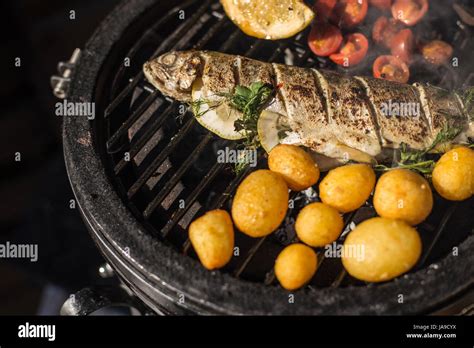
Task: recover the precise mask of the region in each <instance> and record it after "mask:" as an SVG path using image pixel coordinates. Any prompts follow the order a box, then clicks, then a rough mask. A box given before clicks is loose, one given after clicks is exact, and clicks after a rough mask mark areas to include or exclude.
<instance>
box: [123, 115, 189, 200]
mask: <svg viewBox="0 0 474 348" xmlns="http://www.w3.org/2000/svg"><path fill="white" fill-rule="evenodd" d="M194 123H195V120H194V118H190V119H189V121H188V122H186V124H185V125H184V126H183V127H182V128H181V129H180V130H179V131H178V133H177V134H176V135H175V136H174V137H173V138H171V141H170V142H169V143H168V145H167V146H166V147H165V148H164V149H163V151H162V152H161V153H160V154H159V155H158V156H157V157H156V158H155V159H154V160H153V162H152V163H151V164H150V165H149V166H148V167H147V168H146V169H145V171H144V172H143V173H142V175H140V177H139V178H138V180H137V181H136V182H135V183H134V184H133V185H132V187H130V189H129V190H128V192H127V196H128V198H129V199H130V198H132V197H133V196H134V195H135V194H136V193H137V192H138V190H139V189H140V188H141V187H142V186H143V185H144V184H145V183H146V182H147V181H148V179H150V178H151V176H152V175H153V174H154V173H155V171H156V170H157V169H158V168H159V167H160V165H161V164H162V163H163V161H164V160H165V159H166V158H167V157H168V156H169V154H170V153H171V151H172V150H174V148H175V147H176V145H177V144H178V143H179V142H181V140H183V138H184V137H185V136H186V135H187V134H188V133H189V131H190V130H191V129H192V127H193V126H194Z"/></svg>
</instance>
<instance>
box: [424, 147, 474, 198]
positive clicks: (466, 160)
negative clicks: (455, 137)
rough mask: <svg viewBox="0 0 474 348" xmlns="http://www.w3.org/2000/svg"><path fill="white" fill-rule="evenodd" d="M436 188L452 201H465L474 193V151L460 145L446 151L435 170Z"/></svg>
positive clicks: (434, 183)
mask: <svg viewBox="0 0 474 348" xmlns="http://www.w3.org/2000/svg"><path fill="white" fill-rule="evenodd" d="M432 180H433V186H434V188H435V190H436V191H437V192H438V193H439V194H440V195H441V196H442V197H443V198H446V199H449V200H450V201H463V200H465V199H468V198H469V197H471V196H472V195H473V194H474V151H473V150H471V149H469V148H467V147H458V148H455V149H453V150H451V151H448V152H446V153H445V154H444V155H443V156H442V157H441V158H440V159H439V161H438V163H436V166H435V168H434V170H433V178H432Z"/></svg>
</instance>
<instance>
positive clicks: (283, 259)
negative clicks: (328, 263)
mask: <svg viewBox="0 0 474 348" xmlns="http://www.w3.org/2000/svg"><path fill="white" fill-rule="evenodd" d="M316 267H317V256H316V253H315V252H314V250H313V249H311V248H310V247H308V246H306V245H304V244H300V243H298V244H291V245H289V246H287V247H286V248H285V249H283V250H282V251H281V253H280V254H279V255H278V257H277V259H276V261H275V276H276V278H277V279H278V281H279V282H280V284H281V286H282V287H284V288H285V289H287V290H296V289H298V288H300V287H302V286H303V285H305V284H306V283H307V282H309V281H310V280H311V278H312V277H313V275H314V273H315V272H316Z"/></svg>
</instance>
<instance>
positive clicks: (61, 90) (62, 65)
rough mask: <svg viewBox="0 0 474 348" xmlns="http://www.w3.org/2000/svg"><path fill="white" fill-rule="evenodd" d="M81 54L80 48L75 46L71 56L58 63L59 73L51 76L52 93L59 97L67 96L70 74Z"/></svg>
mask: <svg viewBox="0 0 474 348" xmlns="http://www.w3.org/2000/svg"><path fill="white" fill-rule="evenodd" d="M80 56H81V49H80V48H76V49H75V50H74V52H73V53H72V56H71V58H70V59H69V61H67V62H59V63H58V73H59V75H53V76H51V87H52V89H53V94H54V95H55V96H56V97H57V98H59V99H65V98H67V96H68V94H69V84H70V83H71V75H72V73H73V71H74V69H75V67H76V64H77V61H78V60H79V58H80Z"/></svg>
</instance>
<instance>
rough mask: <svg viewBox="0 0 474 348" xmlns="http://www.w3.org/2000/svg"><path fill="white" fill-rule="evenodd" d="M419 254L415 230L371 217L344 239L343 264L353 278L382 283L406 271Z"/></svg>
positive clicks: (418, 243)
mask: <svg viewBox="0 0 474 348" xmlns="http://www.w3.org/2000/svg"><path fill="white" fill-rule="evenodd" d="M420 255H421V239H420V236H419V235H418V232H417V231H416V230H415V228H413V227H411V226H409V225H408V224H407V223H406V222H403V221H401V220H393V219H386V218H381V217H376V218H372V219H369V220H366V221H364V222H362V223H361V224H359V225H358V226H357V227H356V228H355V229H354V230H353V231H352V232H351V233H349V235H348V236H347V239H346V241H345V242H344V246H343V248H342V264H343V265H344V268H345V269H346V271H347V272H348V273H349V274H350V275H351V276H353V277H355V278H357V279H360V280H364V281H366V282H383V281H386V280H390V279H392V278H395V277H398V276H399V275H401V274H403V273H405V272H407V271H409V270H410V269H411V268H412V267H413V266H414V265H415V264H416V262H417V261H418V259H419V257H420Z"/></svg>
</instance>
